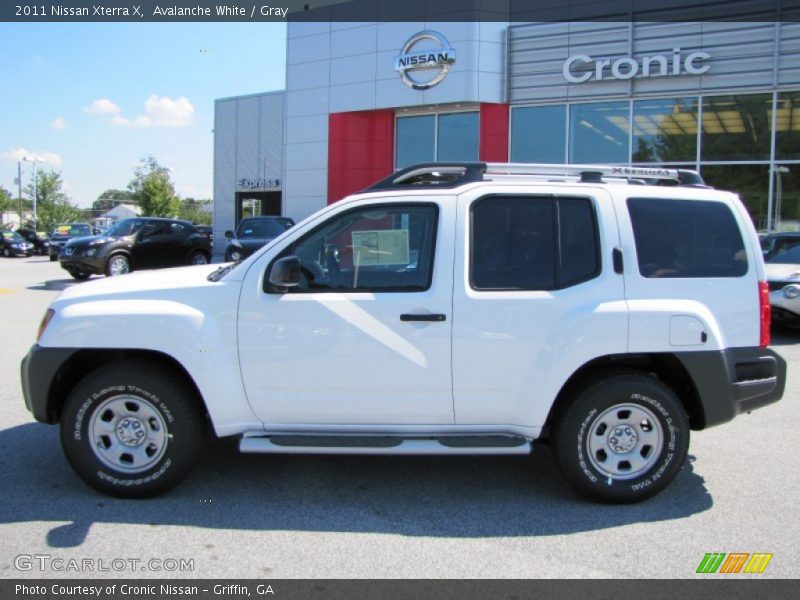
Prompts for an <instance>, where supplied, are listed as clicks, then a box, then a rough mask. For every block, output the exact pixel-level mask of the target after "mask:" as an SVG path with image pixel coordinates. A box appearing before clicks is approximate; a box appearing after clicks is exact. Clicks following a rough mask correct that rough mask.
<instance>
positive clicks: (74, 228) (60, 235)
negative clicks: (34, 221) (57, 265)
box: [50, 223, 92, 261]
mask: <svg viewBox="0 0 800 600" xmlns="http://www.w3.org/2000/svg"><path fill="white" fill-rule="evenodd" d="M90 235H92V228H91V226H90V225H88V224H86V223H64V224H63V225H59V226H58V227H55V228H53V233H51V234H50V260H52V261H54V260H57V259H58V253H59V252H60V251H61V249H62V248H63V247H64V246H66V244H67V242H68V241H70V240H72V239H75V238H78V237H84V236H90Z"/></svg>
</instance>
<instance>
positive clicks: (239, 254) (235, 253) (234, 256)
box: [231, 250, 242, 262]
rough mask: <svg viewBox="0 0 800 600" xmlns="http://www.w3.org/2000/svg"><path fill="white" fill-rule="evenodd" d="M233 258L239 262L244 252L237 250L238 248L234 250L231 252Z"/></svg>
mask: <svg viewBox="0 0 800 600" xmlns="http://www.w3.org/2000/svg"><path fill="white" fill-rule="evenodd" d="M231 260H235V261H237V262H238V261H240V260H242V254H241V252H238V251H236V250H234V251H233V252H231Z"/></svg>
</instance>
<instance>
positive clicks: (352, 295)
mask: <svg viewBox="0 0 800 600" xmlns="http://www.w3.org/2000/svg"><path fill="white" fill-rule="evenodd" d="M651 179H659V180H665V181H669V182H673V183H675V184H676V185H672V186H666V185H648V184H646V181H644V180H648V181H649V180H651ZM632 183H635V184H636V185H631V184H632ZM769 326H770V310H769V302H768V288H767V284H766V281H765V275H764V263H763V260H762V257H761V251H760V248H759V243H758V238H757V236H756V232H755V230H754V228H753V225H752V223H751V221H750V218H749V216H748V214H747V212H746V210H745V208H744V207H743V205H742V203H741V202H740V201H739V199H738V198H737V197H736V196H735V195H734V194H731V193H728V192H722V191H716V190H713V189H710V188H707V187H706V186H704V185H703V181H702V179H701V178H700V177H699V176H698V175H697V174H696V173H694V172H689V171H682V170H666V169H660V168H625V167H598V166H591V167H589V166H580V165H530V166H528V165H505V164H485V163H469V164H430V165H418V166H415V167H411V168H409V169H405V170H403V171H400V172H398V173H395V174H393V175H391V176H390V177H388V178H387V179H385V180H382V181H380V182H378V183H377V184H375V185H374V186H372V187H371V188H370V189H368V190H366V191H365V192H362V193H360V194H356V195H354V196H350V197H348V198H345V199H344V200H342V201H340V202H337V203H335V204H333V205H330V206H328V207H327V208H325V209H323V210H321V211H320V212H318V213H316V214H314V215H312V216H311V217H309V218H307V219H306V220H304V221H303V222H302V223H300V224H298V225H297V226H296V227H294V228H292V229H290V230H288V231H286V232H284V233H283V234H281V235H280V236H278V237H276V238H275V239H274V240H272V241H271V242H269V243H268V244H267V245H266V246H265V247H264V248H262V249H261V250H259V251H258V252H256V253H254V254H253V255H252V256H251V257H250V258H248V259H246V260H244V261H242V262H240V263H234V264H226V265H223V266H221V267H219V268H215V267H212V266H207V267H205V268H201V267H198V268H192V269H173V270H170V271H169V272H168V273H166V272H165V273H160V274H139V275H138V276H137V275H134V276H131V277H125V278H118V279H113V280H105V281H103V280H100V281H95V282H90V283H88V284H86V285H83V286H75V287H71V288H68V289H67V290H65V291H64V292H63V293H62V294H61V296H59V297H58V298H57V299H56V300H55V301H54V302H53V303H52V304H51V306H50V308H49V309H48V310H47V313H46V315H45V317H44V319H43V321H42V324H41V327H40V330H39V332H40V333H39V339H38V342H37V344H36V345H35V346H34V347H33V348H32V349H31V351H30V353H29V354H28V356H27V357H26V358H25V360H24V362H23V364H22V377H23V381H22V382H23V390H24V395H25V401H26V404H27V406H28V408H29V409H30V410H31V411H32V412H33V415H34V417H35V418H36V419H37V420H39V421H42V422H45V423H59V424H60V425H61V441H62V445H63V448H64V451H65V453H66V456H67V458H68V459H69V462H70V463H71V465H72V466H73V468H74V469H75V471H76V472H77V473H78V474H79V475H80V476H81V477H82V478H83V479H84V480H85V481H86V482H87V483H88V484H89V485H91V486H93V487H95V488H97V489H99V490H102V491H103V492H106V493H108V494H111V495H115V496H122V497H145V496H152V495H154V494H157V493H160V492H163V491H164V490H166V489H168V488H170V487H172V486H173V485H175V484H176V483H177V482H178V481H179V480H180V479H181V478H182V477H183V476H184V475H185V474H186V473H187V472H188V470H189V468H190V467H191V466H192V464H193V463H194V462H195V461H196V457H197V456H198V455H199V453H200V450H201V449H202V448H203V447H204V441H203V436H204V432H205V431H206V430H207V428H208V426H209V424H210V426H211V428H213V430H214V432H215V433H216V435H217V436H237V437H239V438H240V442H239V448H240V450H241V451H242V452H253V453H266V454H270V453H326V454H331V453H340V454H366V453H373V454H409V455H417V454H439V455H465V454H467V455H478V454H481V455H487V454H491V455H500V454H511V455H519V454H527V453H529V452H531V450H532V448H533V447H534V446H535V445H536V444H535V442H537V441H538V440H541V439H545V438H549V440H550V446H551V448H552V451H553V454H554V458H555V462H556V465H557V466H558V467H559V470H560V471H561V473H562V474H563V475H564V477H565V478H566V479H567V480H568V481H569V482H570V483H571V484H572V485H573V486H574V487H575V488H576V489H577V490H579V491H580V492H582V493H583V494H585V495H586V496H588V497H589V498H592V499H595V500H599V501H604V502H621V503H626V502H636V501H639V500H643V499H645V498H648V497H650V496H653V495H654V494H656V493H657V492H659V491H661V490H662V489H664V488H665V487H666V486H667V485H668V484H669V482H670V481H672V480H673V479H674V477H675V476H676V475H677V473H678V472H679V471H680V469H681V467H682V466H683V464H684V462H685V460H686V456H687V451H688V447H689V431H690V429H693V430H702V429H706V428H708V427H712V426H716V425H719V424H721V423H725V422H726V421H729V420H731V419H733V418H734V417H735V416H737V415H739V414H741V413H746V412H750V411H751V410H754V409H757V408H760V407H762V406H765V405H767V404H770V403H772V402H775V401H777V400H778V399H780V398H781V396H782V394H783V390H784V385H785V378H786V364H785V362H784V361H783V360H782V359H781V358H780V357H779V356H778V355H777V354H776V353H774V352H773V351H772V350H770V349H768V348H767V346H768V344H769ZM109 331H113V332H114V334H113V335H109ZM739 443H740V442H739V441H737V440H735V439H731V440H730V445H731V448H732V449H734V448H735V447H736V444H739ZM537 447H538V446H537ZM744 485H746V482H744Z"/></svg>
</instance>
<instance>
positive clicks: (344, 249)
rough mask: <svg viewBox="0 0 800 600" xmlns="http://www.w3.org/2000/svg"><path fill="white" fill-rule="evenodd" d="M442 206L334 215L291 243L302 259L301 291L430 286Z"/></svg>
mask: <svg viewBox="0 0 800 600" xmlns="http://www.w3.org/2000/svg"><path fill="white" fill-rule="evenodd" d="M437 214H438V209H437V207H436V206H435V205H414V206H375V207H371V208H362V209H356V210H352V211H348V212H346V213H344V214H342V215H339V216H337V217H334V218H332V219H331V220H329V221H328V222H326V223H324V224H323V225H321V226H320V227H318V228H317V229H315V230H314V231H312V232H311V233H309V234H307V235H306V236H304V237H303V238H302V239H301V240H299V241H298V242H296V243H295V244H294V245H293V246H290V247H289V248H287V250H285V251H284V252H283V253H282V256H289V255H292V254H294V255H296V256H298V257H300V263H301V267H302V273H303V278H302V280H301V284H300V285H299V286H298V287H296V288H292V289H291V290H290V291H291V292H293V293H297V292H320V291H322V292H324V291H338V292H348V291H350V292H352V291H363V292H381V291H384V292H398V291H400V292H402V291H423V290H426V289H428V288H429V287H430V284H431V277H432V273H433V250H434V243H435V239H436V220H437Z"/></svg>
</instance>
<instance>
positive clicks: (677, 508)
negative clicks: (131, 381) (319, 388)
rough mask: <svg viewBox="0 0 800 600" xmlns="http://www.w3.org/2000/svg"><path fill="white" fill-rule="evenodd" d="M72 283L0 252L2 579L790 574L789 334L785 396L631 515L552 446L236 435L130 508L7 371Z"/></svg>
mask: <svg viewBox="0 0 800 600" xmlns="http://www.w3.org/2000/svg"><path fill="white" fill-rule="evenodd" d="M68 285H80V284H79V283H74V282H73V281H72V280H71V279H70V278H69V276H68V274H67V273H66V272H64V271H62V270H61V269H60V268H59V265H58V263H51V262H49V261H48V259H47V257H32V258H29V259H2V258H0V406H2V411H0V484H1V485H2V493H1V494H0V539H2V543H0V576H2V577H3V578H17V577H83V576H87V577H137V578H140V577H159V578H160V577H237V578H240V577H251V578H253V577H255V578H307V577H311V578H350V577H356V578H363V577H374V578H387V577H391V578H506V577H514V578H543V577H556V578H558V577H600V578H604V577H619V578H674V577H678V578H683V577H709V575H699V576H698V575H696V574H695V571H696V569H697V567H698V565H699V563H700V562H701V560H702V559H703V557H704V555H705V553H707V552H726V553H731V552H749V553H755V552H766V553H772V554H773V558H772V560H771V562H770V563H769V565H768V567H767V569H766V571H765V572H764V573H763V574H762V575H747V576H744V575H741V577H748V578H754V577H797V576H798V572H799V571H800V570H799V569H798V559H800V502H798V498H799V497H800V476H799V475H798V465H799V464H800V460H799V459H800V440H799V439H798V437H799V436H798V432H799V431H800V413H799V412H798V406H797V403H798V398H800V393H799V392H800V381H799V380H798V377H797V374H798V372H800V334H797V333H791V332H776V334H775V335H774V346H775V349H776V350H777V351H778V352H780V353H781V354H782V355H783V356H784V357H785V358H786V360H787V361H788V363H789V378H788V387H787V391H786V395H785V397H784V399H783V400H782V401H781V402H780V403H778V404H775V405H773V406H770V407H767V408H764V409H762V410H759V411H756V412H754V413H752V414H750V415H744V416H741V417H739V418H737V419H736V420H734V421H733V422H731V423H728V424H726V425H723V426H720V427H717V428H713V429H710V430H708V431H703V432H694V433H693V437H692V442H691V446H690V450H689V453H690V457H689V461H688V462H687V464H686V466H685V468H684V469H683V471H682V472H681V473H680V475H679V476H678V477H677V479H676V480H675V481H674V482H673V484H672V485H671V486H670V487H669V488H668V489H667V490H666V491H665V492H663V493H662V494H660V495H658V496H656V497H655V498H653V499H651V500H649V501H647V502H644V503H642V504H638V505H633V506H602V505H596V504H590V503H587V502H585V501H584V500H582V499H581V498H579V497H577V496H575V495H574V494H573V492H572V491H571V490H570V489H569V488H568V487H567V485H566V484H565V483H564V482H563V481H562V479H561V478H560V476H559V475H558V473H557V472H556V471H555V468H554V465H553V461H552V460H551V457H550V453H549V449H548V448H547V447H546V446H538V447H535V448H534V453H533V455H532V456H531V457H517V458H505V457H482V458H469V457H465V458H444V457H439V458H428V457H314V456H257V455H250V456H244V455H239V454H238V452H237V451H236V446H235V444H234V443H231V442H230V441H227V442H226V441H215V442H212V443H210V445H209V446H208V448H207V450H206V452H205V453H204V454H203V455H202V456H201V457H198V465H197V468H196V469H195V470H194V471H193V473H192V474H191V475H190V476H189V477H188V479H187V480H186V481H184V482H183V483H182V484H181V485H179V486H178V487H177V488H176V489H174V490H173V491H172V492H170V493H169V494H167V495H165V496H163V497H160V498H157V499H153V500H145V501H129V500H128V501H126V500H117V499H112V498H109V497H106V496H103V495H101V494H99V493H97V492H95V491H93V490H91V489H90V488H88V487H87V486H86V485H84V484H83V483H82V481H81V480H80V479H78V477H77V476H76V475H74V474H73V472H72V471H71V469H70V468H69V466H68V465H67V462H66V460H65V458H64V456H63V453H62V451H61V447H60V444H59V440H58V430H57V428H56V427H54V426H48V425H42V424H39V423H35V422H34V421H33V420H32V418H31V416H30V414H29V413H28V412H27V411H26V410H25V407H24V404H23V400H22V393H21V391H20V384H19V363H20V361H21V359H22V357H23V356H24V355H25V353H26V352H27V350H28V348H29V347H30V345H31V344H33V342H34V340H35V336H36V330H37V327H38V324H39V321H40V319H41V317H42V315H43V314H44V311H45V309H46V308H47V306H48V304H49V303H50V302H51V301H52V300H53V299H54V298H55V297H56V296H57V295H58V293H59V291H60V290H61V289H63V288H64V287H65V286H68ZM108 335H109V336H113V335H114V332H113V331H109V332H108ZM42 557H44V558H42ZM90 567H91V568H90ZM103 569H104V570H103Z"/></svg>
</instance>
